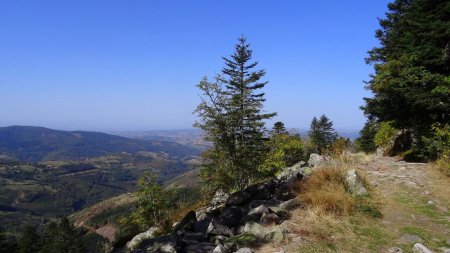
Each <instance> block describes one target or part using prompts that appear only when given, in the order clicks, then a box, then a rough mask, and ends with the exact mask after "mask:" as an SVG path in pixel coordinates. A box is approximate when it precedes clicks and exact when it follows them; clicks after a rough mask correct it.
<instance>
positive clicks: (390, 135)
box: [374, 122, 397, 152]
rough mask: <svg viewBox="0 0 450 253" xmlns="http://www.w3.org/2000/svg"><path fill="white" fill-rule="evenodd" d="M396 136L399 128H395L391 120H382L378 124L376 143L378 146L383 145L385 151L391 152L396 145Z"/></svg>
mask: <svg viewBox="0 0 450 253" xmlns="http://www.w3.org/2000/svg"><path fill="white" fill-rule="evenodd" d="M396 137H397V129H395V128H394V127H393V126H392V124H391V123H390V122H381V123H380V124H379V125H378V131H377V133H376V134H375V138H374V141H375V145H376V146H377V147H382V148H384V149H385V151H387V152H389V151H390V149H392V147H393V145H394V141H395V138H396Z"/></svg>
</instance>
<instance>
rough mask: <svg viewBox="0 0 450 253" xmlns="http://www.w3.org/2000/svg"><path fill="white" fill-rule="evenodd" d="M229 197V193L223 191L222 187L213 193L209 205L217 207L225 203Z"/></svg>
mask: <svg viewBox="0 0 450 253" xmlns="http://www.w3.org/2000/svg"><path fill="white" fill-rule="evenodd" d="M229 197H230V194H228V193H226V192H224V191H223V190H222V189H219V190H218V191H216V193H215V194H214V197H213V198H212V200H211V204H210V206H211V207H219V206H221V205H223V204H225V202H227V200H228V198H229Z"/></svg>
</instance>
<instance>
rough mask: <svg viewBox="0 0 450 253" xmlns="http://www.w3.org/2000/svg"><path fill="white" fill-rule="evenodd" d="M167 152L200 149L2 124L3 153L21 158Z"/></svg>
mask: <svg viewBox="0 0 450 253" xmlns="http://www.w3.org/2000/svg"><path fill="white" fill-rule="evenodd" d="M139 151H148V152H164V153H166V154H167V155H168V156H171V157H177V158H181V157H186V156H196V155H199V153H200V149H199V148H198V147H194V146H187V145H182V144H179V143H175V142H169V141H162V140H142V139H141V140H139V139H131V138H126V137H121V136H116V135H111V134H105V133H99V132H87V131H60V130H53V129H48V128H44V127H34V126H9V127H0V155H1V156H2V157H9V158H12V159H14V160H19V161H29V162H39V161H49V160H83V159H87V158H93V157H99V156H104V155H109V154H113V153H120V152H127V153H136V152H139Z"/></svg>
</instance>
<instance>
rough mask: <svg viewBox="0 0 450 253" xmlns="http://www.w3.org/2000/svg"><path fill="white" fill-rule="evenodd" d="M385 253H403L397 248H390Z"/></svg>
mask: <svg viewBox="0 0 450 253" xmlns="http://www.w3.org/2000/svg"><path fill="white" fill-rule="evenodd" d="M387 253H403V250H402V249H400V248H399V247H392V248H389V249H388V251H387Z"/></svg>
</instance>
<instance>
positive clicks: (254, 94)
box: [195, 37, 275, 189]
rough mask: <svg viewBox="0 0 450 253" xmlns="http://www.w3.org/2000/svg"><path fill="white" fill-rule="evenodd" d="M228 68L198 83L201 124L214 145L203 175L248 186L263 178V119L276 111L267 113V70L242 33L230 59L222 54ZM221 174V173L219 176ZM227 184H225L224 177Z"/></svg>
mask: <svg viewBox="0 0 450 253" xmlns="http://www.w3.org/2000/svg"><path fill="white" fill-rule="evenodd" d="M223 59H224V61H225V67H224V68H223V69H222V75H220V76H218V77H217V78H216V80H215V82H214V83H211V82H209V81H208V80H206V79H204V80H203V81H202V82H200V84H199V85H198V87H199V89H200V90H201V91H202V92H203V101H202V103H200V105H199V106H198V107H197V110H196V112H197V114H198V116H199V117H200V121H199V122H197V123H196V124H195V126H196V127H199V128H201V129H203V130H204V131H205V132H206V135H207V136H206V139H207V140H209V141H211V142H212V143H213V147H212V148H211V149H210V150H209V151H208V152H206V154H205V158H207V159H208V160H209V161H211V164H209V165H208V166H206V167H205V170H204V172H203V173H202V175H203V176H204V177H207V178H208V179H207V181H211V179H212V178H211V177H214V181H216V183H217V185H215V186H213V188H217V187H220V188H228V189H230V188H231V189H233V188H234V189H243V188H245V187H246V186H248V185H249V184H251V182H252V180H254V179H255V178H257V177H258V167H259V165H260V163H261V161H262V157H263V156H264V153H265V152H266V146H265V142H266V138H264V133H265V131H266V130H265V128H264V120H266V119H270V118H272V117H273V116H275V113H263V112H262V109H263V103H264V101H265V98H264V93H261V92H258V90H260V89H262V88H263V87H264V86H265V85H266V84H267V82H262V81H260V80H261V78H262V77H264V75H265V71H264V70H254V68H255V67H256V66H257V64H258V63H257V62H251V59H252V50H251V49H250V45H249V44H247V42H246V39H245V38H244V37H241V38H240V39H239V42H238V44H237V45H236V47H235V52H234V54H233V55H231V57H230V58H226V57H223ZM218 175H220V177H221V178H218V177H217V176H218ZM224 180H225V182H226V183H225V184H222V183H220V181H224Z"/></svg>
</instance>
